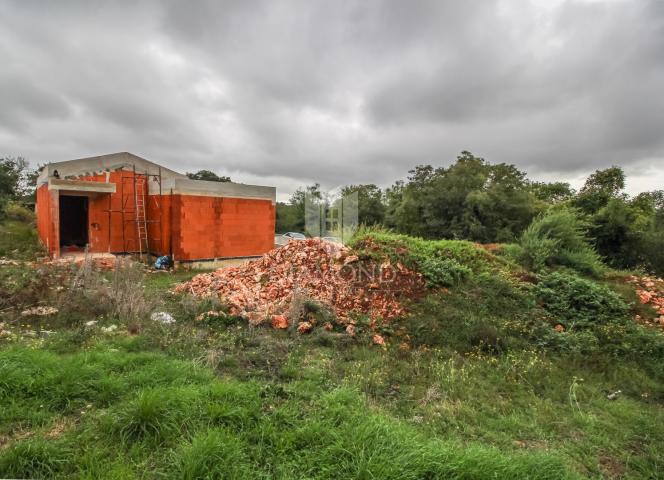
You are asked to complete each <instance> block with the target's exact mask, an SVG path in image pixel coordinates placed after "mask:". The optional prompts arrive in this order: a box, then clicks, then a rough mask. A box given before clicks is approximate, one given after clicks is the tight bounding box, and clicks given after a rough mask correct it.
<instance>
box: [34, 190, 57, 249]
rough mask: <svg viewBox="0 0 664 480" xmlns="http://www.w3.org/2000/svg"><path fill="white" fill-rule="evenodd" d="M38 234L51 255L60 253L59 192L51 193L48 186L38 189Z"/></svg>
mask: <svg viewBox="0 0 664 480" xmlns="http://www.w3.org/2000/svg"><path fill="white" fill-rule="evenodd" d="M36 201H37V203H36V205H37V234H38V235H39V239H40V240H41V242H42V244H43V245H44V247H45V248H46V250H47V251H48V254H49V255H56V254H57V253H59V248H58V242H59V236H60V231H59V230H58V228H57V222H58V197H57V192H53V191H50V190H49V189H48V185H42V186H40V187H39V188H38V189H37V195H36Z"/></svg>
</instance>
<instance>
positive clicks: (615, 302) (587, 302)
mask: <svg viewBox="0 0 664 480" xmlns="http://www.w3.org/2000/svg"><path fill="white" fill-rule="evenodd" d="M535 292H536V295H537V298H538V300H539V301H540V303H541V305H542V307H543V308H544V309H545V310H546V311H547V312H548V313H549V314H550V315H552V316H553V317H554V319H555V320H556V321H557V322H560V323H561V324H563V325H565V327H566V328H567V330H572V331H573V330H584V329H589V328H592V327H594V326H595V325H602V324H608V323H620V322H624V321H625V320H626V319H627V315H628V312H629V307H628V306H627V304H626V303H625V302H624V301H623V300H622V298H620V296H619V295H618V294H616V293H615V292H613V291H612V290H611V289H609V288H608V287H607V286H605V285H601V284H598V283H596V282H593V281H590V280H586V279H583V278H580V277H577V276H575V275H570V274H566V273H560V272H556V273H552V274H549V275H544V276H542V277H540V282H539V283H538V285H537V287H536V288H535Z"/></svg>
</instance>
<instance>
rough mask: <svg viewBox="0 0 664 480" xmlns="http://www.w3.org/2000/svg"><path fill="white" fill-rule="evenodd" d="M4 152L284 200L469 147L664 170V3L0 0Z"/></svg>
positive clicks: (501, 154)
mask: <svg viewBox="0 0 664 480" xmlns="http://www.w3.org/2000/svg"><path fill="white" fill-rule="evenodd" d="M0 39H1V40H0V61H1V62H2V68H1V69H0V105H1V106H2V108H0V154H1V155H24V156H26V157H28V158H29V159H30V160H31V161H32V162H33V163H44V162H47V161H57V160H63V159H68V158H75V157H80V156H87V155H94V154H101V153H108V152H113V151H121V150H129V151H132V152H134V153H137V154H139V155H143V156H145V157H147V158H150V159H153V160H155V161H159V162H163V163H165V164H167V165H169V166H171V167H173V168H176V169H179V170H189V171H191V170H197V169H201V168H207V169H212V170H216V171H217V172H219V173H223V174H230V175H231V176H232V177H233V178H234V179H236V180H240V181H248V182H257V183H269V184H275V185H277V187H278V189H279V191H280V192H282V194H287V193H288V192H290V191H292V190H293V189H294V188H295V187H297V186H298V185H301V184H305V183H311V182H313V181H319V182H321V183H323V184H324V185H327V186H335V185H338V184H343V183H359V182H373V183H378V184H382V185H385V184H389V183H391V182H392V181H394V180H396V179H398V178H402V177H404V176H405V174H406V172H407V170H408V169H410V168H411V167H413V166H414V165H416V164H420V163H433V164H437V165H444V164H448V163H450V162H451V161H453V159H454V158H455V156H456V154H457V153H458V152H459V151H461V150H464V149H468V150H471V151H473V152H475V153H477V154H480V155H482V156H484V157H486V158H487V159H489V160H491V161H496V162H510V163H515V164H516V165H518V166H519V167H521V168H523V169H526V170H527V171H528V172H529V173H530V174H533V175H535V176H537V177H538V178H547V177H550V178H551V179H556V180H557V179H560V178H564V179H575V178H577V177H579V176H580V175H582V174H585V173H587V172H589V171H592V170H594V169H596V168H601V167H605V166H608V165H611V164H619V165H622V166H624V167H625V168H626V170H627V171H628V173H630V172H631V173H633V174H635V175H637V176H638V175H639V172H645V173H643V178H642V179H641V181H640V182H639V187H640V188H648V189H654V188H662V185H661V182H662V180H663V179H664V161H663V159H664V134H662V132H663V131H664V129H663V128H662V126H663V125H664V95H662V93H661V90H662V85H664V2H659V1H657V0H651V1H646V0H644V1H605V2H602V1H582V0H578V1H572V0H570V1H555V2H544V1H538V2H533V3H525V2H511V1H488V0H482V1H463V2H462V1H459V2H440V1H437V0H431V1H413V2H387V1H366V0H357V1H343V2H322V1H321V2H311V1H300V2H268V1H265V2H258V1H257V2H240V1H237V2H220V1H208V2H204V1H202V2H195V3H190V2H180V1H172V2H157V1H154V2H152V1H151V2H143V3H140V4H133V3H129V2H116V3H114V4H110V3H96V2H57V3H56V2H23V1H16V2H11V1H9V2H3V3H2V4H1V5H0Z"/></svg>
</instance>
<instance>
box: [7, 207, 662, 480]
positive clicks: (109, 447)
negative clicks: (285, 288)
mask: <svg viewBox="0 0 664 480" xmlns="http://www.w3.org/2000/svg"><path fill="white" fill-rule="evenodd" d="M543 218H545V217H543ZM566 218H567V217H564V218H563V220H562V221H563V222H566V221H567V220H565V219H566ZM542 222H543V224H544V226H546V227H547V228H544V226H541V227H538V232H539V233H541V237H542V238H549V237H553V238H557V239H564V240H565V239H566V240H565V241H566V242H567V243H564V245H565V250H570V251H573V250H574V248H577V247H578V248H581V249H583V248H588V247H587V244H586V243H584V242H581V243H578V242H577V243H575V241H576V240H579V239H583V235H581V233H582V232H580V231H579V230H577V229H575V228H572V229H569V228H568V226H564V228H562V227H560V228H559V227H558V226H556V222H555V221H553V220H551V219H545V220H543V221H542ZM551 225H553V226H551ZM554 227H555V228H554ZM3 228H15V226H14V227H12V226H11V224H10V225H9V226H7V225H5V227H3ZM26 231H27V230H26ZM561 231H562V233H560V232H561ZM570 238H571V239H572V240H573V241H572V240H569V239H570ZM574 239H576V240H574ZM28 243H29V242H26V245H22V246H20V248H18V246H17V245H8V250H7V251H8V252H10V253H9V254H13V253H15V254H16V255H18V256H19V257H21V258H23V260H33V259H34V255H36V253H35V252H36V247H35V246H34V245H35V244H34V239H33V246H29V245H28ZM560 244H563V240H560ZM354 247H355V248H356V249H357V254H358V255H359V256H360V257H362V256H367V257H372V258H376V259H380V260H381V261H390V262H392V263H394V264H397V263H403V264H404V265H406V266H409V267H411V268H415V269H417V270H419V271H421V272H422V273H423V275H424V276H425V278H426V279H427V281H428V283H429V286H430V289H429V294H428V295H427V296H426V297H425V298H422V299H417V301H413V302H412V303H411V304H410V305H409V308H410V313H409V314H408V315H405V316H404V317H403V318H400V319H398V320H396V321H394V322H393V323H391V324H386V325H379V326H378V327H377V328H379V331H380V332H381V333H383V334H384V335H385V336H386V337H387V344H386V345H385V346H383V347H381V346H377V345H373V344H372V343H371V339H370V336H369V337H368V336H367V335H364V334H357V335H356V336H355V337H351V336H349V335H347V334H345V333H337V332H328V331H325V330H324V329H322V328H321V329H318V330H317V331H316V332H315V333H313V334H310V335H299V334H298V333H297V332H296V331H295V330H294V329H287V330H280V331H277V330H272V329H270V328H264V327H250V326H249V325H248V324H247V322H245V321H244V320H242V319H239V318H237V317H232V316H229V315H227V314H222V315H218V314H217V313H215V312H226V311H227V309H226V306H225V305H223V303H221V302H220V301H219V300H218V299H213V298H208V299H202V300H201V299H196V298H193V297H191V296H189V295H180V294H177V295H176V294H173V293H170V292H171V288H172V287H173V285H175V284H176V283H178V282H180V281H182V280H185V279H188V278H190V277H191V276H192V275H193V272H174V273H149V272H146V271H145V269H144V268H142V267H140V266H139V265H136V264H130V263H123V264H121V265H119V266H118V268H117V269H116V270H115V271H113V272H104V271H99V270H97V269H95V268H93V267H92V265H88V264H84V265H83V267H81V268H76V267H70V266H58V265H46V264H42V263H35V264H33V263H31V262H26V261H16V262H13V264H9V265H2V266H0V297H1V300H2V304H1V305H0V322H3V326H2V331H3V332H9V335H4V334H3V335H2V336H1V338H0V477H9V478H123V479H125V478H139V477H140V478H192V479H193V478H238V479H239V478H284V479H286V478H399V479H401V478H413V479H416V478H417V479H419V478H473V479H474V478H478V479H482V478H487V479H489V478H491V479H493V478H533V479H539V478H542V479H565V478H588V477H590V478H644V479H646V478H657V477H658V476H661V475H660V474H661V471H662V469H663V468H664V463H663V462H662V459H661V445H662V444H664V416H663V415H662V403H663V402H664V367H663V365H664V362H663V361H662V360H663V359H664V335H662V332H661V330H658V329H654V328H644V327H642V326H640V325H637V324H636V323H634V321H633V320H632V317H633V316H634V314H636V313H638V314H639V315H655V312H653V311H649V310H648V308H650V307H646V306H644V305H641V304H638V303H637V300H636V296H635V293H634V290H633V288H631V287H629V286H627V285H625V284H624V283H623V282H621V281H620V275H619V274H617V273H614V274H612V275H611V276H607V275H604V274H601V272H602V271H603V270H599V272H600V273H597V272H596V274H595V276H588V275H585V274H584V272H591V270H588V269H584V268H579V267H578V265H576V264H573V263H570V262H565V261H560V260H558V259H559V258H560V257H558V256H555V255H554V256H551V257H547V258H548V259H549V260H546V261H544V262H543V263H542V267H541V268H539V272H538V273H534V272H531V271H530V270H528V269H526V268H525V267H524V265H528V264H527V263H524V264H522V263H521V259H520V257H514V256H513V255H511V253H509V252H507V251H504V249H501V248H498V247H496V248H491V249H487V248H485V247H482V246H479V245H477V244H474V243H472V242H466V241H455V240H437V241H429V240H424V239H421V238H414V237H410V236H406V235H399V234H394V233H390V232H388V231H385V230H382V229H365V230H363V231H362V232H361V233H360V234H359V235H358V236H357V237H356V238H355V240H354ZM507 250H509V249H507ZM492 251H495V252H498V253H496V254H495V253H492ZM12 252H13V253H12ZM30 252H33V253H30ZM30 255H33V257H32V258H31V257H30ZM515 258H517V259H519V261H517V260H515ZM551 259H555V260H551ZM294 303H297V305H298V308H297V312H292V315H293V316H298V318H300V317H301V318H308V316H310V315H313V316H315V317H316V318H317V319H318V320H319V322H318V323H320V324H323V323H324V321H325V319H326V318H327V317H326V316H327V315H330V314H331V313H330V311H329V310H328V309H326V308H325V306H324V305H320V304H317V303H315V302H312V301H311V300H310V299H307V298H303V299H301V301H299V302H294ZM35 306H42V307H47V306H56V307H57V308H58V312H57V313H53V314H51V315H44V316H39V315H22V314H21V312H22V311H24V309H26V308H30V307H35ZM161 311H165V312H168V313H170V314H171V315H172V316H173V317H174V318H175V319H176V322H175V323H172V324H163V323H161V322H160V321H158V320H152V319H151V313H153V312H161ZM113 326H115V328H112V327H113ZM360 330H361V329H359V328H358V331H360Z"/></svg>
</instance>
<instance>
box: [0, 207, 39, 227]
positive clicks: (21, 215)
mask: <svg viewBox="0 0 664 480" xmlns="http://www.w3.org/2000/svg"><path fill="white" fill-rule="evenodd" d="M5 217H6V218H7V219H9V220H16V221H17V222H23V223H32V222H34V220H35V212H33V211H32V210H30V209H29V208H26V207H24V206H23V205H21V204H20V203H16V202H9V203H8V204H7V205H6V206H5Z"/></svg>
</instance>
